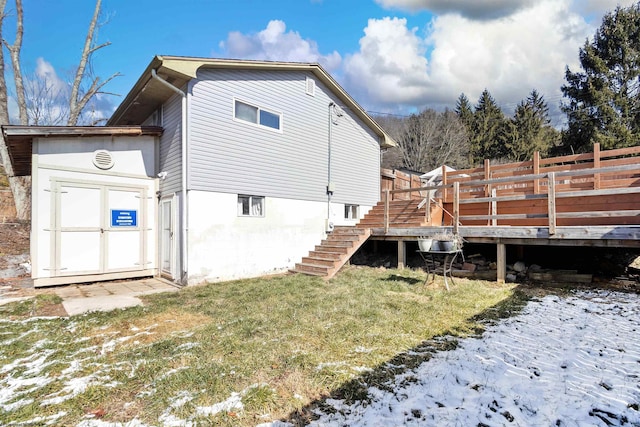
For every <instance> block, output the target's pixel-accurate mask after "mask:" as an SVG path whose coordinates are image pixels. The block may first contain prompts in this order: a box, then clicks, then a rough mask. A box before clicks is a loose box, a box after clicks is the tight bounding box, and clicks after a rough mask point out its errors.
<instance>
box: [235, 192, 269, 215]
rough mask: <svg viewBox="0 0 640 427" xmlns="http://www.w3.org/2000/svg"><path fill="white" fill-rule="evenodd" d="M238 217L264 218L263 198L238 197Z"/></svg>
mask: <svg viewBox="0 0 640 427" xmlns="http://www.w3.org/2000/svg"><path fill="white" fill-rule="evenodd" d="M238 216H264V197H263V196H238Z"/></svg>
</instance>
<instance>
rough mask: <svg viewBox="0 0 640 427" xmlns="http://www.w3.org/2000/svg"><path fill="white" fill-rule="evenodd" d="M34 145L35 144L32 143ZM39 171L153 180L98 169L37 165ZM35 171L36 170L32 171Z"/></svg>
mask: <svg viewBox="0 0 640 427" xmlns="http://www.w3.org/2000/svg"><path fill="white" fill-rule="evenodd" d="M34 144H35V142H34ZM38 168H39V169H52V170H58V171H64V172H77V173H88V174H91V175H105V176H117V177H119V178H134V179H154V178H153V177H150V176H147V175H138V174H133V173H123V172H109V171H104V170H99V169H85V168H75V167H72V166H59V165H47V164H43V163H40V164H39V165H38ZM33 170H36V169H33Z"/></svg>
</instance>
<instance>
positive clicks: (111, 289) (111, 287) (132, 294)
mask: <svg viewBox="0 0 640 427" xmlns="http://www.w3.org/2000/svg"><path fill="white" fill-rule="evenodd" d="M178 290H180V288H179V287H178V286H176V285H174V284H172V283H170V282H167V281H165V280H161V279H157V278H145V279H138V280H127V281H123V280H121V281H114V282H97V283H91V284H76V285H68V286H60V287H57V288H54V289H51V288H50V289H47V292H48V293H51V292H53V293H55V294H56V295H58V296H59V297H60V298H62V305H63V307H64V309H65V310H66V312H67V313H68V314H69V316H75V315H78V314H83V313H88V312H90V311H111V310H116V309H121V308H127V307H134V306H137V305H142V300H141V299H140V298H138V297H139V296H141V295H149V294H155V293H161V292H177V291H178Z"/></svg>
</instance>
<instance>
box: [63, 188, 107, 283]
mask: <svg viewBox="0 0 640 427" xmlns="http://www.w3.org/2000/svg"><path fill="white" fill-rule="evenodd" d="M57 194H58V195H59V202H58V215H56V217H57V220H58V222H59V223H58V224H57V226H56V227H55V230H56V231H57V233H56V234H57V236H56V237H57V238H56V250H55V254H56V257H55V260H56V262H55V270H56V271H55V274H54V275H56V276H58V275H62V276H66V275H73V274H95V273H100V272H101V271H102V270H103V269H104V265H103V261H102V250H101V248H102V246H103V244H102V240H103V235H104V228H103V225H102V223H103V218H102V216H103V215H102V189H101V188H100V186H89V185H81V184H63V183H61V184H60V186H59V187H58V191H57Z"/></svg>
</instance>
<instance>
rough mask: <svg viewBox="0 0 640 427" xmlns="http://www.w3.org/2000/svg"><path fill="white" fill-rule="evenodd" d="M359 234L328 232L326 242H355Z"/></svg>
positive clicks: (358, 238)
mask: <svg viewBox="0 0 640 427" xmlns="http://www.w3.org/2000/svg"><path fill="white" fill-rule="evenodd" d="M360 238H361V236H359V235H357V234H330V235H329V236H328V237H327V240H326V241H328V242H357V241H358V240H360Z"/></svg>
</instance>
